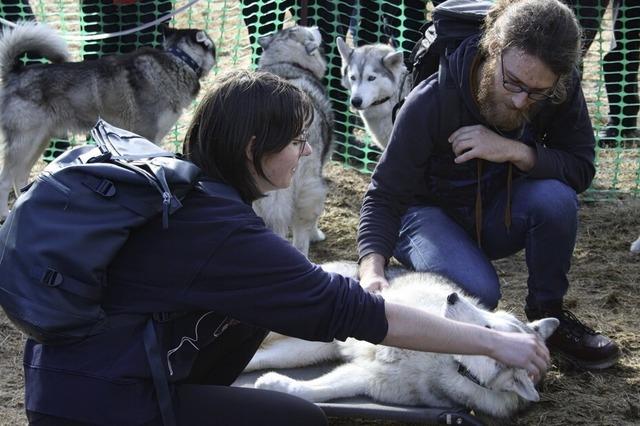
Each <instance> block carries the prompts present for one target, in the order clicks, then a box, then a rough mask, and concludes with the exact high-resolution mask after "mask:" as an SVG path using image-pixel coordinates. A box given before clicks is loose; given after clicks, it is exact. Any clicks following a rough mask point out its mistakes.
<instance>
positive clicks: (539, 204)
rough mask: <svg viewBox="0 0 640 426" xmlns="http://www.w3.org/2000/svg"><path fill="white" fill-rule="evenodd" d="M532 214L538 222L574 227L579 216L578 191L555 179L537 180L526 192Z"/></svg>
mask: <svg viewBox="0 0 640 426" xmlns="http://www.w3.org/2000/svg"><path fill="white" fill-rule="evenodd" d="M526 197H527V204H528V206H529V208H530V209H531V211H530V212H529V213H530V216H531V217H533V219H534V221H535V222H536V223H549V224H555V225H557V227H558V228H559V229H572V228H573V227H574V226H575V224H576V222H577V217H578V199H577V197H576V192H575V191H574V190H573V189H572V188H571V187H569V186H568V185H566V184H564V183H562V182H560V181H558V180H555V179H546V180H539V181H536V182H535V184H534V185H532V187H531V189H530V190H529V191H528V193H527V194H526Z"/></svg>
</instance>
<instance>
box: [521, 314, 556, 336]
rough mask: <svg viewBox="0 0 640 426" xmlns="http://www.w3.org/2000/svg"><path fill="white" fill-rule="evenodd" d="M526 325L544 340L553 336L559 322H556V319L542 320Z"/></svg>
mask: <svg viewBox="0 0 640 426" xmlns="http://www.w3.org/2000/svg"><path fill="white" fill-rule="evenodd" d="M527 325H528V326H529V327H531V328H532V329H533V330H534V331H535V332H536V333H538V334H540V335H541V336H542V338H543V339H545V340H546V339H548V338H549V336H551V335H552V334H553V332H554V331H556V328H558V325H560V321H558V319H557V318H543V319H539V320H537V321H533V322H530V323H529V324H527Z"/></svg>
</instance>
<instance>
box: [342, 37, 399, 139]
mask: <svg viewBox="0 0 640 426" xmlns="http://www.w3.org/2000/svg"><path fill="white" fill-rule="evenodd" d="M336 42H337V43H338V51H339V52H340V58H341V60H342V85H343V86H344V87H345V89H347V90H349V94H350V98H349V102H350V103H351V106H352V107H353V108H355V109H356V110H357V111H358V113H359V114H360V117H362V121H364V125H365V127H366V128H367V131H368V132H369V134H370V135H371V136H372V137H373V141H374V142H375V143H376V144H377V145H378V146H379V147H380V149H384V148H385V147H386V146H387V143H389V136H391V129H393V121H392V114H393V108H394V107H395V106H396V104H397V103H398V102H400V101H401V100H403V99H404V98H405V96H407V95H408V94H409V91H410V90H411V77H410V76H409V72H408V71H407V68H406V67H405V66H404V62H403V55H402V52H398V51H396V50H394V49H393V48H392V47H391V46H388V45H386V44H370V45H365V46H360V47H356V48H355V49H354V48H352V47H349V46H348V45H347V43H346V42H345V41H344V40H343V39H342V38H341V37H338V38H337V39H336Z"/></svg>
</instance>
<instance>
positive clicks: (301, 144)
mask: <svg viewBox="0 0 640 426" xmlns="http://www.w3.org/2000/svg"><path fill="white" fill-rule="evenodd" d="M308 139H309V138H308V136H307V132H302V134H301V135H300V136H298V137H297V138H293V139H291V142H293V143H297V144H298V149H299V150H300V152H299V155H300V156H301V155H302V153H303V152H304V148H305V146H306V145H307V143H308Z"/></svg>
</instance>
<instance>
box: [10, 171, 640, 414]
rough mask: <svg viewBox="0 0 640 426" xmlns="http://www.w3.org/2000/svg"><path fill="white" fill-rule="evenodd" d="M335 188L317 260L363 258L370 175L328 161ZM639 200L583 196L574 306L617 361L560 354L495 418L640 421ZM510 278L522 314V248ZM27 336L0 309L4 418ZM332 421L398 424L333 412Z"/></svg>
mask: <svg viewBox="0 0 640 426" xmlns="http://www.w3.org/2000/svg"><path fill="white" fill-rule="evenodd" d="M327 178H328V183H329V187H330V192H329V199H328V202H327V206H326V211H325V213H324V215H323V216H322V219H321V227H322V229H323V230H324V232H325V233H326V235H327V240H326V241H324V242H322V243H318V244H315V245H314V246H312V250H311V255H310V256H311V258H312V260H313V261H315V262H324V261H329V260H336V259H352V260H355V259H356V253H355V232H356V226H357V221H358V210H359V207H360V201H361V198H362V195H363V193H364V191H365V189H366V185H367V183H368V179H369V177H368V176H367V175H364V174H360V173H358V172H356V171H355V170H353V169H346V168H344V167H343V166H342V165H340V164H337V163H331V164H329V166H328V167H327ZM639 209H640V200H637V199H631V198H628V199H625V198H623V199H619V200H616V201H607V202H582V205H581V212H580V219H581V227H580V233H579V237H578V241H577V246H576V250H575V255H574V260H573V266H572V270H571V276H570V279H571V289H570V291H569V294H568V297H567V299H566V302H567V305H568V307H569V308H570V309H572V310H573V311H574V312H575V313H576V314H577V315H578V317H580V318H581V319H584V320H585V321H586V322H587V324H589V325H592V326H593V327H594V328H596V329H598V330H601V331H603V332H604V333H606V334H607V335H609V336H611V337H613V338H615V340H616V341H617V342H618V343H619V344H620V345H621V347H622V349H623V356H622V358H621V360H620V362H619V363H618V365H617V366H615V367H614V368H611V369H609V370H606V371H602V372H585V371H577V370H574V369H572V368H571V367H570V366H569V365H567V364H566V363H563V362H562V361H561V360H557V359H556V360H554V364H553V367H552V368H551V370H550V371H549V374H548V376H547V378H546V380H545V382H544V385H543V388H542V392H541V401H540V402H538V403H536V404H533V405H532V406H531V408H530V409H529V410H528V411H526V412H523V413H521V414H519V415H518V416H517V417H516V418H513V419H509V420H508V421H501V422H498V421H496V420H495V419H485V420H487V421H488V423H489V424H515V425H568V424H579V425H632V424H640V335H639V334H638V328H639V325H640V321H639V320H638V317H639V315H640V309H639V308H638V306H639V305H640V292H639V291H638V285H639V283H640V269H639V268H638V266H639V262H640V258H639V257H634V256H633V255H631V254H630V253H629V251H628V250H629V244H630V242H631V241H632V240H634V239H635V238H636V237H637V235H638V233H640V215H638V214H637V213H636V212H637V211H638V210H639ZM495 265H496V267H497V269H498V271H499V273H500V276H501V280H502V282H503V292H504V299H503V301H502V302H501V305H500V307H501V308H506V309H510V310H512V311H513V312H514V313H515V314H516V315H518V316H520V317H523V311H522V303H523V299H524V295H525V285H526V284H525V283H526V269H525V266H524V259H523V257H522V255H517V256H514V257H512V258H509V259H504V260H501V261H498V262H496V264H495ZM23 343H24V340H23V337H22V336H21V335H20V334H19V333H18V332H17V331H15V329H13V328H12V327H11V325H10V324H9V323H8V321H7V319H6V317H5V316H4V314H3V313H0V377H2V379H1V380H0V407H1V408H0V425H20V424H25V423H26V420H25V416H24V406H23V376H22V363H21V351H22V346H23ZM331 423H332V425H341V426H344V425H350V424H358V425H383V426H391V425H394V424H395V423H390V422H380V421H364V420H362V421H356V420H354V419H348V420H347V419H331Z"/></svg>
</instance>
